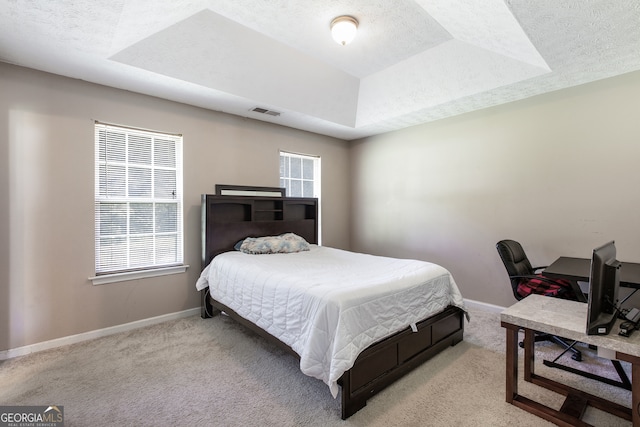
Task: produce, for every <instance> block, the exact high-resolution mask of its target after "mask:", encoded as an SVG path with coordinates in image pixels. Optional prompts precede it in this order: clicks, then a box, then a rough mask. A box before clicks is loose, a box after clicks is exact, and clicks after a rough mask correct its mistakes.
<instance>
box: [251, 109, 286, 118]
mask: <svg viewBox="0 0 640 427" xmlns="http://www.w3.org/2000/svg"><path fill="white" fill-rule="evenodd" d="M251 111H253V112H255V113H260V114H267V115H269V116H274V117H278V116H279V115H280V114H281V113H280V112H279V111H273V110H267V109H266V108H261V107H256V108H254V109H252V110H251Z"/></svg>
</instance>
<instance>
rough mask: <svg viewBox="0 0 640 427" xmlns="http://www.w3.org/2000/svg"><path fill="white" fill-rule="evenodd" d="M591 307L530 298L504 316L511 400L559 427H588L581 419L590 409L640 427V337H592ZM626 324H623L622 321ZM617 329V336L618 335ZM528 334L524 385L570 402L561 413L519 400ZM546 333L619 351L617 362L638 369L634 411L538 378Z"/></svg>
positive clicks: (634, 376) (634, 378)
mask: <svg viewBox="0 0 640 427" xmlns="http://www.w3.org/2000/svg"><path fill="white" fill-rule="evenodd" d="M586 319H587V305H586V304H583V303H579V302H577V301H568V300H563V299H559V298H549V297H545V296H542V295H529V296H528V297H526V298H525V299H523V300H520V301H518V302H517V303H516V304H514V305H512V306H511V307H509V308H507V309H506V310H504V311H503V312H502V314H501V315H500V320H501V325H502V327H504V328H505V330H506V335H507V347H506V353H507V354H506V400H507V403H511V404H513V405H515V406H517V407H519V408H521V409H524V410H525V411H528V412H531V413H532V414H534V415H537V416H539V417H542V418H544V419H546V420H548V421H551V422H552V423H555V424H557V425H559V426H567V427H568V426H588V424H586V423H584V422H583V421H582V420H581V418H582V416H583V415H584V412H585V410H586V408H587V405H590V406H592V407H594V408H598V409H600V410H603V411H606V412H609V413H611V414H614V415H616V416H618V417H621V418H624V419H626V420H631V421H633V425H634V426H635V427H640V333H636V334H634V335H631V337H629V338H624V337H621V336H619V335H617V334H609V335H587V334H586V333H585V329H586ZM617 322H618V323H619V322H620V321H619V320H618V321H617ZM617 327H618V325H616V327H615V329H614V330H617ZM520 329H524V333H525V336H524V380H525V381H527V382H531V383H533V384H536V385H538V386H541V387H545V388H548V389H549V390H553V391H555V392H556V393H560V394H562V395H564V396H566V400H565V402H564V404H563V405H562V407H561V408H560V410H555V409H553V408H549V407H547V406H544V405H542V404H540V403H538V402H535V401H533V400H531V399H529V398H527V397H525V396H522V395H520V394H518V330H520ZM535 331H539V332H544V333H548V334H552V335H557V336H562V337H566V338H568V339H571V340H577V341H580V342H584V343H587V344H592V345H595V346H597V347H602V348H606V349H609V350H613V351H615V353H616V358H617V359H619V360H624V361H626V362H629V363H631V364H632V369H631V373H632V385H631V387H632V389H631V400H632V402H631V405H632V406H631V407H632V408H637V410H634V411H632V410H631V409H629V408H627V407H624V406H622V405H620V404H618V403H615V402H611V401H609V400H606V399H603V398H600V397H597V396H594V395H591V394H589V393H586V392H583V391H581V390H578V389H575V388H572V387H570V386H568V385H566V384H561V383H558V382H557V381H554V380H551V379H549V378H545V377H542V376H540V375H536V373H535V371H534V364H535V363H534V354H535V351H534V333H535Z"/></svg>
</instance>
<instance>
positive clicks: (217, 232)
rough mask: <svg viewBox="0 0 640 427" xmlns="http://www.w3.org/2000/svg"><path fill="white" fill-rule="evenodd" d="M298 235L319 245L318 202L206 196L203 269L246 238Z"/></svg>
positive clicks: (203, 223) (296, 199)
mask: <svg viewBox="0 0 640 427" xmlns="http://www.w3.org/2000/svg"><path fill="white" fill-rule="evenodd" d="M283 233H295V234H297V235H299V236H301V237H303V238H304V239H305V240H306V241H307V242H309V243H315V244H317V243H318V199H315V198H302V197H261V196H220V195H213V194H203V195H202V268H204V267H206V266H207V265H208V264H209V263H210V262H211V260H212V259H213V257H215V256H216V255H218V254H221V253H222V252H228V251H231V250H233V246H234V245H235V244H236V243H238V241H240V240H242V239H244V238H245V237H261V236H276V235H279V234H283Z"/></svg>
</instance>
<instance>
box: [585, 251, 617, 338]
mask: <svg viewBox="0 0 640 427" xmlns="http://www.w3.org/2000/svg"><path fill="white" fill-rule="evenodd" d="M620 266H621V264H620V262H618V260H616V246H615V243H614V242H613V241H611V242H609V243H606V244H604V245H602V246H600V247H599V248H596V249H594V250H593V255H592V257H591V274H590V276H589V302H588V308H587V335H606V334H608V333H609V332H610V331H611V328H612V327H613V324H614V323H615V321H616V318H617V315H618V309H617V304H618V288H619V287H620V278H619V277H618V271H619V268H620Z"/></svg>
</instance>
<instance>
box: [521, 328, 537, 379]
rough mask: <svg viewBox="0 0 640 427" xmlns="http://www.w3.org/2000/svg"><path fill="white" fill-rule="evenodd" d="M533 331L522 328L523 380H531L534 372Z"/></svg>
mask: <svg viewBox="0 0 640 427" xmlns="http://www.w3.org/2000/svg"><path fill="white" fill-rule="evenodd" d="M534 346H535V331H532V330H531V329H525V330H524V380H525V381H527V382H531V380H532V378H533V376H534V374H535V354H536V351H535V347H534Z"/></svg>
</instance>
